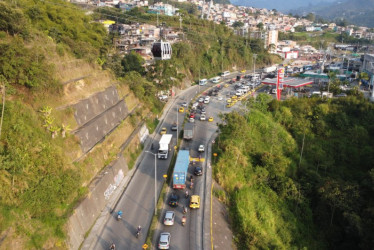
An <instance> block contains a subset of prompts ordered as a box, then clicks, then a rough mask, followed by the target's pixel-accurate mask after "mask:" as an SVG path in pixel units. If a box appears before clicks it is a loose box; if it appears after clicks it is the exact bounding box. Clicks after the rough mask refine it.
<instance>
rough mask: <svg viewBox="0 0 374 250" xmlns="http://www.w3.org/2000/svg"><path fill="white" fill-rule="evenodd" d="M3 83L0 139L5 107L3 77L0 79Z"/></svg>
mask: <svg viewBox="0 0 374 250" xmlns="http://www.w3.org/2000/svg"><path fill="white" fill-rule="evenodd" d="M0 81H1V82H2V83H3V87H2V92H3V108H2V111H1V121H0V139H1V129H2V127H3V120H4V109H5V81H4V79H0Z"/></svg>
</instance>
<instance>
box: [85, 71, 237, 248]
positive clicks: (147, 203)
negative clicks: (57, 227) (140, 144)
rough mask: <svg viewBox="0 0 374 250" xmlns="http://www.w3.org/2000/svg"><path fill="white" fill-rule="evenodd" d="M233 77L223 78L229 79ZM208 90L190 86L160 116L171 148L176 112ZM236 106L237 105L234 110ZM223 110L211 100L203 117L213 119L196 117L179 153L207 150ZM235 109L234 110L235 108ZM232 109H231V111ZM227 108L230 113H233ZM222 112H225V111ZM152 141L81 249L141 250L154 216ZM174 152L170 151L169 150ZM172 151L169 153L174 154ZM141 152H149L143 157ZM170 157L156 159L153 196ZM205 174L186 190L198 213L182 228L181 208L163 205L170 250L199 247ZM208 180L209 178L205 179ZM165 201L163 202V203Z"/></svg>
mask: <svg viewBox="0 0 374 250" xmlns="http://www.w3.org/2000/svg"><path fill="white" fill-rule="evenodd" d="M234 76H236V74H232V76H229V77H227V79H230V78H232V77H234ZM210 86H212V85H211V84H208V85H206V86H200V87H198V86H193V87H191V88H189V89H187V90H185V91H184V92H183V94H182V95H180V96H179V97H177V98H176V99H174V100H172V101H173V104H172V105H171V108H170V109H169V110H166V111H165V112H167V114H166V115H165V116H164V119H163V121H162V124H160V125H159V126H158V130H161V128H162V127H166V128H167V129H168V132H167V133H172V134H173V140H172V146H173V147H174V146H175V145H176V132H173V131H171V130H170V127H171V125H172V124H173V123H174V122H176V121H177V116H178V120H179V128H178V131H180V129H181V125H182V121H183V119H184V117H185V115H186V114H185V113H178V108H179V107H180V106H181V104H182V103H183V102H184V101H187V102H190V101H191V99H192V98H193V97H195V96H196V94H197V92H198V90H200V91H204V90H206V89H207V88H208V87H210ZM230 90H231V91H233V87H232V86H231V85H230ZM230 90H229V89H226V88H224V89H223V90H221V91H220V93H219V95H221V96H224V94H225V92H228V91H230ZM238 105H240V104H239V103H238V104H236V106H238ZM224 106H225V99H223V100H221V101H219V100H218V98H217V97H212V98H211V103H209V104H207V105H206V110H207V111H206V112H207V113H206V115H207V117H210V116H213V117H214V122H208V121H199V114H198V115H197V117H196V118H197V119H196V121H195V134H194V139H193V140H192V141H191V142H188V143H183V144H182V149H189V150H190V154H191V155H192V156H196V157H197V156H198V153H197V148H198V146H199V145H200V144H204V145H205V148H206V149H207V148H208V143H210V139H211V137H212V135H213V134H214V133H215V131H216V129H217V125H216V123H217V121H219V117H218V115H219V113H220V112H222V111H223V109H224ZM236 106H235V107H236ZM233 108H234V107H233ZM233 108H231V109H233ZM226 111H229V110H228V109H226ZM156 132H157V133H155V137H154V138H153V144H154V149H153V150H151V149H150V145H151V144H149V146H148V148H145V149H144V151H143V153H142V155H141V157H143V158H142V159H141V161H140V165H139V166H138V169H137V170H136V172H135V174H134V176H133V178H132V180H131V181H130V183H129V184H128V186H127V188H126V189H125V192H124V193H123V195H122V196H121V199H120V200H119V201H118V203H117V204H118V205H117V207H116V211H115V212H114V213H112V215H111V216H110V217H109V218H108V220H107V221H106V222H105V225H104V226H103V227H102V230H101V231H100V232H97V233H96V235H95V239H94V240H93V241H92V242H90V247H89V248H85V249H109V247H110V245H111V243H115V244H116V249H142V245H143V244H144V243H145V238H146V235H147V233H148V232H147V230H148V229H149V227H150V223H151V220H152V217H153V214H154V207H155V204H154V193H155V192H154V191H155V188H154V178H155V177H154V175H155V174H154V173H155V172H154V165H155V163H154V161H155V157H154V155H153V154H156V153H157V149H158V141H159V139H160V137H161V136H160V134H159V131H156ZM173 150H174V149H173ZM173 150H172V152H171V153H174V152H173ZM145 151H151V152H152V154H151V153H147V152H145ZM206 154H207V152H206V151H205V153H204V155H203V157H204V158H205V157H206ZM170 160H171V157H168V159H167V160H158V159H157V162H156V163H157V190H156V191H157V195H159V194H160V192H161V187H162V184H163V182H164V178H163V175H165V174H166V172H167V168H168V166H169V163H170ZM192 173H193V168H192V167H190V168H189V176H190V175H191V174H192ZM205 173H206V166H205V165H204V169H203V175H202V176H199V177H195V178H194V179H195V181H194V188H193V190H189V192H190V195H191V194H198V195H200V197H201V204H200V209H196V210H193V211H190V210H189V212H188V215H187V216H188V220H187V224H186V226H184V227H183V226H181V224H180V218H181V216H182V207H181V206H179V207H178V208H173V209H171V208H170V207H169V206H168V205H167V204H165V205H164V208H165V209H170V210H173V211H175V212H176V220H175V224H174V225H173V226H169V227H167V228H163V227H164V226H163V225H161V228H160V229H161V230H160V231H168V232H170V233H171V249H202V246H203V227H202V222H203V220H205V219H206V218H204V216H203V206H204V194H205V192H210V190H205V182H204V180H205ZM207 178H211V176H207ZM179 195H180V198H181V199H180V203H181V204H183V205H186V206H187V205H188V200H187V199H185V198H184V193H182V192H181V191H180V192H179ZM167 201H168V200H166V201H165V202H167ZM118 210H122V211H123V218H122V220H120V221H117V220H116V218H115V216H116V212H117V211H118ZM165 211H166V210H163V211H162V213H161V216H159V221H162V220H163V216H164V213H165ZM138 225H140V226H141V227H142V228H143V230H142V233H141V235H140V237H139V238H136V237H135V234H136V231H137V230H136V228H137V226H138ZM160 231H156V233H155V237H154V239H155V241H154V242H153V244H155V246H156V244H157V241H158V238H159V233H160Z"/></svg>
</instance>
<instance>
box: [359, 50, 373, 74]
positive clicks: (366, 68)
mask: <svg viewBox="0 0 374 250" xmlns="http://www.w3.org/2000/svg"><path fill="white" fill-rule="evenodd" d="M361 71H362V72H366V73H368V75H369V76H373V75H374V54H366V55H365V56H364V62H363V63H362V68H361Z"/></svg>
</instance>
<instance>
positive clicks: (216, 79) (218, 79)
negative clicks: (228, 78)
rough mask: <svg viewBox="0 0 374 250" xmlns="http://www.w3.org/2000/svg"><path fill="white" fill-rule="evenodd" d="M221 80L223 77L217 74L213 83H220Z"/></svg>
mask: <svg viewBox="0 0 374 250" xmlns="http://www.w3.org/2000/svg"><path fill="white" fill-rule="evenodd" d="M220 80H221V77H219V76H216V77H214V78H212V83H219V81H220Z"/></svg>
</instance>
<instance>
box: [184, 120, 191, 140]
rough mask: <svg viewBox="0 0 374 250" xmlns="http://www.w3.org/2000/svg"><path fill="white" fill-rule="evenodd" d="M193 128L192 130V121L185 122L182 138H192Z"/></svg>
mask: <svg viewBox="0 0 374 250" xmlns="http://www.w3.org/2000/svg"><path fill="white" fill-rule="evenodd" d="M193 130H194V125H193V124H192V123H186V124H185V125H184V132H183V139H185V140H192V138H193Z"/></svg>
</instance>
